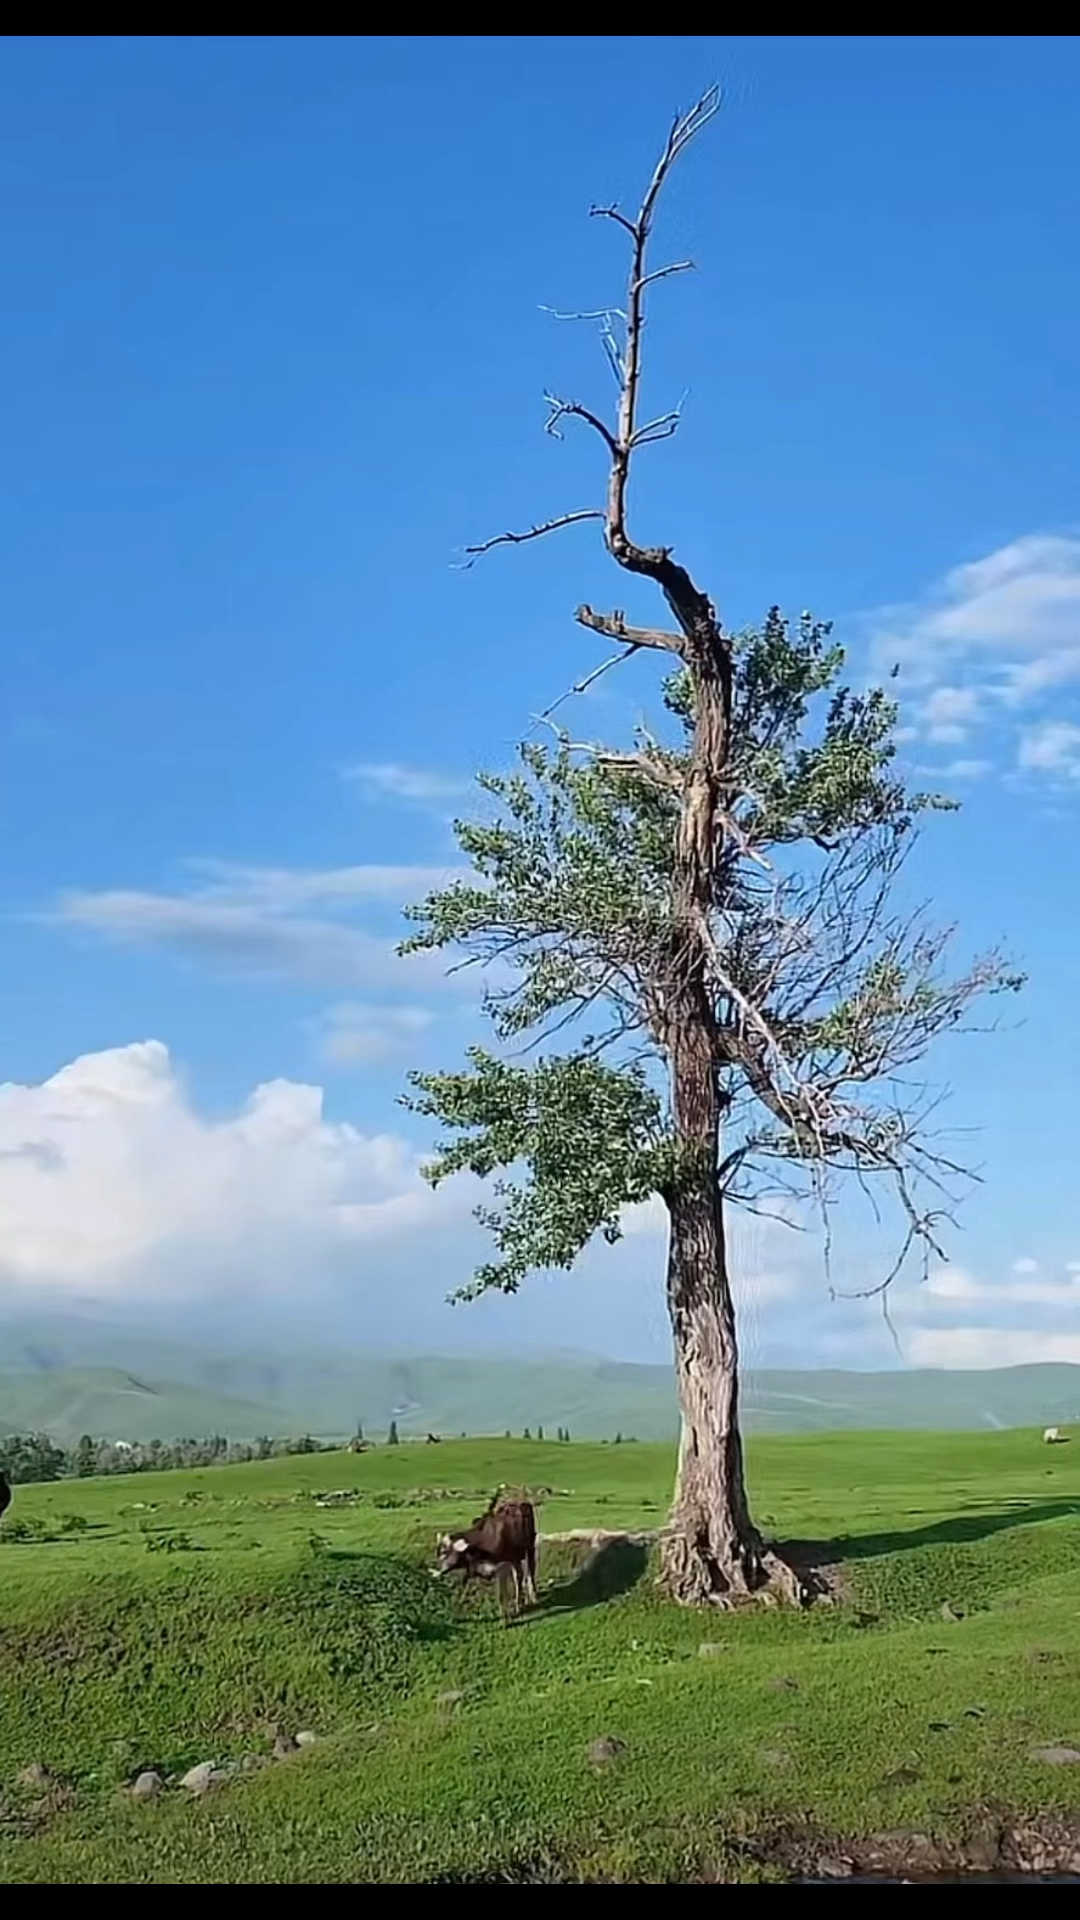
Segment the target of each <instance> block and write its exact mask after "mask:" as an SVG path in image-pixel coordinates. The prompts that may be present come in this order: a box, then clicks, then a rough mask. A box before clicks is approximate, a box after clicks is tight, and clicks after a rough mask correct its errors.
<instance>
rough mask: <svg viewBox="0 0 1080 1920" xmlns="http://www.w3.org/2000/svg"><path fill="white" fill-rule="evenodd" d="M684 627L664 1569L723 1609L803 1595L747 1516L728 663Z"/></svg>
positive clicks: (719, 644)
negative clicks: (686, 706)
mask: <svg viewBox="0 0 1080 1920" xmlns="http://www.w3.org/2000/svg"><path fill="white" fill-rule="evenodd" d="M681 623H682V625H683V629H684V632H686V634H687V645H686V649H685V654H684V657H685V659H686V661H687V665H688V667H689V669H690V674H691V678H692V681H693V687H694V708H695V713H694V721H695V724H694V751H693V755H692V759H691V766H690V770H689V774H688V778H687V782H686V786H685V789H684V792H683V804H682V810H681V814H680V819H679V825H678V831H677V836H676V846H675V865H674V873H673V876H672V901H671V904H672V927H673V939H672V946H671V955H670V967H669V972H668V979H667V986H668V992H667V995H666V999H667V1036H666V1037H667V1047H668V1058H669V1063H670V1068H671V1096H672V1115H673V1119H674V1123H675V1136H676V1141H677V1143H678V1164H677V1167H676V1171H675V1177H674V1180H673V1182H672V1187H671V1191H670V1193H669V1194H668V1196H667V1204H668V1212H669V1215H670V1221H671V1227H670V1240H669V1249H668V1275H667V1291H668V1311H669V1313H670V1315H671V1326H672V1333H673V1336H674V1341H675V1370H676V1378H677V1381H678V1390H679V1406H680V1410H681V1414H682V1435H681V1439H680V1444H679V1468H678V1477H677V1481H676V1486H675V1501H674V1506H673V1509H672V1513H671V1520H670V1525H669V1528H668V1532H667V1535H666V1538H665V1544H664V1550H663V1578H664V1582H665V1584H666V1586H667V1587H668V1590H669V1591H670V1593H671V1594H672V1595H673V1597H674V1598H675V1599H677V1600H682V1601H684V1602H687V1603H689V1604H691V1605H695V1604H697V1605H700V1604H702V1603H706V1602H710V1603H712V1604H713V1605H720V1606H730V1605H732V1604H734V1603H736V1602H738V1601H739V1600H740V1599H743V1598H746V1597H748V1596H749V1595H751V1594H753V1593H756V1592H758V1591H760V1590H761V1589H762V1588H765V1587H769V1586H775V1587H777V1588H779V1589H781V1590H783V1591H784V1592H785V1594H786V1595H787V1597H789V1598H791V1599H796V1600H799V1601H802V1600H803V1599H804V1598H805V1597H806V1595H805V1592H804V1589H803V1587H802V1584H801V1582H800V1581H799V1580H798V1578H797V1577H796V1576H795V1574H794V1573H793V1572H792V1570H791V1569H790V1568H788V1567H786V1566H784V1564H783V1563H782V1562H781V1561H780V1560H779V1559H778V1557H777V1555H776V1554H775V1553H772V1552H770V1551H769V1550H768V1548H766V1546H765V1545H764V1542H763V1541H762V1538H761V1535H760V1534H759V1533H758V1531H757V1528H756V1527H755V1526H754V1523H753V1521H752V1520H751V1518H750V1506H749V1502H748V1500H747V1497H746V1482H745V1478H744V1472H743V1453H742V1436H741V1434H740V1432H739V1354H738V1347H737V1345H736V1339H735V1308H734V1302H733V1301H732V1298H731V1287H730V1284H729V1281H728V1273H727V1260H726V1253H725V1245H724V1215H723V1203H722V1200H721V1195H720V1185H719V1170H718V1163H719V1154H720V1122H721V1116H722V1112H723V1105H724V1097H723V1094H722V1091H721V1085H720V1072H721V1067H722V1063H723V1056H722V1051H721V1047H720V1036H719V1034H718V1031H717V1025H716V1015H715V1008H714V1000H713V994H714V986H713V984H712V983H711V980H710V953H709V946H708V941H709V937H710V936H709V931H708V928H709V918H710V914H711V912H712V909H713V905H714V900H715V896H716V888H717V877H718V873H719V870H720V866H721V863H722V858H723V850H724V833H723V828H722V826H721V824H720V822H721V819H722V814H721V807H722V802H723V796H724V782H725V776H726V767H727V753H728V744H729V731H730V720H731V659H730V651H729V648H728V645H727V642H726V641H725V640H724V639H723V637H722V635H721V633H720V630H719V627H718V626H717V623H716V620H715V616H714V614H713V612H712V608H711V606H710V605H709V603H708V602H707V601H703V602H702V604H701V605H700V606H697V607H695V606H690V605H688V606H687V607H686V608H684V610H683V617H682V622H681Z"/></svg>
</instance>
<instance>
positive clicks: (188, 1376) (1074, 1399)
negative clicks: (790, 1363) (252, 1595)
mask: <svg viewBox="0 0 1080 1920" xmlns="http://www.w3.org/2000/svg"><path fill="white" fill-rule="evenodd" d="M743 1407H744V1415H745V1422H746V1426H747V1429H748V1430H749V1431H750V1432H759V1433H817V1432H827V1431H831V1430H844V1429H847V1430H857V1429H868V1428H893V1429H909V1430H910V1429H917V1428H923V1429H933V1428H938V1429H948V1428H951V1429H964V1428H968V1429H975V1428H980V1427H981V1428H1003V1427H1016V1426H1041V1425H1043V1424H1046V1423H1056V1424H1067V1423H1069V1422H1070V1421H1076V1420H1080V1367H1075V1366H1063V1365H1047V1366H1026V1367H1009V1368H1004V1369H1000V1370H998V1371H995V1372H986V1373H975V1372H963V1373H946V1372H930V1371H902V1370H899V1369H898V1370H896V1371H895V1372H890V1373H854V1372H851V1373H849V1372H842V1371H830V1372H826V1371H807V1372H780V1371H761V1372H749V1373H748V1374H747V1376H746V1379H745V1382H744V1388H743ZM391 1420H395V1421H396V1422H397V1426H398V1430H399V1432H400V1433H401V1435H402V1436H403V1437H407V1436H409V1435H413V1434H420V1435H423V1434H426V1433H428V1432H434V1433H439V1434H442V1435H451V1434H461V1433H470V1434H481V1433H490V1434H500V1433H504V1432H507V1431H509V1432H512V1433H515V1434H520V1433H521V1432H522V1431H523V1430H524V1429H525V1428H528V1429H529V1430H530V1431H531V1432H533V1433H535V1432H536V1431H537V1429H538V1428H540V1427H542V1428H544V1430H545V1431H546V1432H548V1433H552V1432H554V1430H555V1428H556V1427H560V1426H561V1427H568V1428H569V1429H570V1431H571V1433H572V1434H574V1435H575V1437H579V1438H582V1439H586V1438H596V1439H601V1438H613V1437H614V1435H615V1434H616V1433H620V1432H621V1433H622V1434H623V1436H624V1437H630V1436H633V1437H634V1438H636V1439H639V1440H648V1439H664V1438H667V1437H669V1436H670V1435H671V1434H673V1433H674V1431H675V1425H676V1416H675V1399H674V1390H673V1383H672V1378H671V1373H670V1371H669V1369H668V1368H666V1367H654V1366H637V1365H631V1364H627V1363H622V1362H618V1361H608V1360H602V1359H596V1358H594V1357H591V1356H588V1355H576V1354H568V1355H554V1356H532V1355H507V1356H505V1357H501V1358H497V1359H493V1358H487V1357H485V1358H468V1357H464V1358H462V1357H455V1358H448V1357H445V1356H438V1355H416V1356H407V1355H385V1354H368V1353H355V1354H351V1353H335V1354H326V1353H319V1352H311V1353H302V1352H300V1353H293V1354H282V1353H272V1352H266V1353H259V1352H250V1353H244V1352H222V1351H205V1352H204V1351H202V1350H201V1349H199V1348H197V1347H195V1346H182V1345H180V1344H178V1343H174V1342H171V1341H160V1340H158V1341H154V1340H150V1339H146V1338H136V1337H130V1336H126V1335H113V1336H111V1335H109V1333H108V1331H107V1330H101V1331H100V1332H95V1331H94V1330H92V1329H82V1330H81V1331H80V1332H79V1333H78V1334H76V1333H73V1332H72V1331H70V1330H68V1331H67V1332H64V1333H61V1332H58V1331H57V1330H56V1329H55V1328H54V1329H53V1330H52V1332H51V1334H50V1336H49V1338H48V1339H45V1338H43V1337H42V1336H41V1334H40V1333H38V1334H35V1335H32V1336H29V1337H28V1336H27V1335H26V1334H25V1331H24V1332H23V1333H21V1334H16V1333H13V1332H12V1331H10V1330H9V1331H8V1332H6V1333H5V1331H4V1330H3V1329H2V1328H0V1432H14V1431H26V1430H28V1429H31V1428H33V1429H37V1430H39V1431H47V1432H49V1433H51V1434H52V1435H53V1436H54V1437H55V1438H56V1439H57V1440H60V1441H64V1442H69V1443H70V1442H71V1441H73V1440H75V1439H77V1438H78V1436H79V1435H80V1434H82V1433H92V1434H94V1435H95V1436H101V1437H107V1438H111V1439H125V1440H149V1439H152V1438H154V1437H157V1438H160V1439H163V1440H169V1439H175V1438H176V1437H178V1436H180V1435H198V1434H208V1433H215V1432H216V1433H224V1434H227V1435H228V1436H229V1437H230V1438H232V1439H253V1438H254V1437H255V1436H256V1435H257V1434H261V1433H271V1434H286V1433H301V1432H310V1433H313V1434H316V1435H320V1436H327V1437H331V1436H342V1435H345V1434H348V1433H351V1432H353V1431H354V1430H355V1428H356V1426H357V1423H358V1422H359V1423H362V1425H363V1426H364V1428H365V1429H366V1430H367V1431H368V1432H370V1433H372V1434H376V1435H377V1434H379V1433H385V1431H386V1429H387V1427H388V1426H389V1424H390V1421H391Z"/></svg>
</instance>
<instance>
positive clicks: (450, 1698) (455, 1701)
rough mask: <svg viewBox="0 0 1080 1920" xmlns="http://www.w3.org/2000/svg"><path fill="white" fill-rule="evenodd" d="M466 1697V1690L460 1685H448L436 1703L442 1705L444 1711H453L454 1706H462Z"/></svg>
mask: <svg viewBox="0 0 1080 1920" xmlns="http://www.w3.org/2000/svg"><path fill="white" fill-rule="evenodd" d="M464 1698H465V1695H464V1692H463V1691H462V1689H461V1688H460V1687H448V1688H447V1690H446V1692H445V1693H440V1695H439V1697H438V1699H437V1700H436V1702H435V1705H436V1706H437V1707H441V1708H442V1710H443V1712H444V1713H447V1712H450V1711H452V1710H453V1708H454V1707H460V1705H461V1703H462V1701H463V1700H464Z"/></svg>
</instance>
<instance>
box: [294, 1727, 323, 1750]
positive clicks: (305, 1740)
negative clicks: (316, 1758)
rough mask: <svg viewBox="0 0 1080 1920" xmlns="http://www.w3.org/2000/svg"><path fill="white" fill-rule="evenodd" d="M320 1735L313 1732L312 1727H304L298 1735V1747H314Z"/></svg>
mask: <svg viewBox="0 0 1080 1920" xmlns="http://www.w3.org/2000/svg"><path fill="white" fill-rule="evenodd" d="M318 1737H319V1736H318V1734H317V1733H312V1731H311V1728H310V1727H304V1729H303V1731H302V1732H300V1733H298V1734H297V1736H296V1744H297V1746H298V1747H313V1746H314V1745H315V1742H316V1741H317V1739H318Z"/></svg>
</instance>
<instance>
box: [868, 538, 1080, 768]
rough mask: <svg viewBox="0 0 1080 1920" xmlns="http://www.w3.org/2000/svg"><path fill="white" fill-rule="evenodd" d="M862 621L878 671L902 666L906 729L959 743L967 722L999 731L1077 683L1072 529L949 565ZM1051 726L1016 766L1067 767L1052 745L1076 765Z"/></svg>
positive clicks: (1079, 542)
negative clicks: (922, 588)
mask: <svg viewBox="0 0 1080 1920" xmlns="http://www.w3.org/2000/svg"><path fill="white" fill-rule="evenodd" d="M869 624H870V631H871V640H872V645H871V652H872V657H873V659H874V663H875V665H876V667H877V669H878V670H880V671H884V670H885V669H887V668H889V667H891V666H892V665H894V664H897V663H898V664H899V666H900V668H901V680H900V687H901V691H902V693H906V694H908V695H910V696H911V701H910V712H908V711H906V712H905V720H906V721H908V722H909V724H911V723H914V731H915V732H917V733H918V734H919V735H921V736H922V737H924V738H926V739H929V740H931V741H935V742H937V743H939V744H958V743H959V742H961V741H963V740H966V739H967V738H968V737H969V736H970V734H971V733H972V731H973V730H974V729H975V728H976V727H979V726H985V727H1000V726H1001V725H1003V724H1007V723H1008V722H1009V718H1010V715H1011V714H1012V713H1013V712H1015V711H1019V710H1021V709H1023V710H1027V711H1030V710H1031V709H1033V708H1036V707H1037V706H1038V705H1039V703H1040V702H1041V701H1042V700H1044V699H1045V698H1046V696H1047V695H1048V694H1049V693H1051V692H1053V691H1057V695H1058V699H1059V700H1060V690H1061V689H1063V688H1075V687H1080V535H1077V534H1073V533H1070V534H1028V535H1025V536H1023V537H1022V538H1020V539H1018V540H1014V541H1011V542H1010V543H1009V544H1008V545H1007V546H1004V547H1000V548H998V549H997V550H996V552H994V553H990V554H987V555H986V556H985V558H983V559H981V560H975V561H971V562H969V563H967V564H966V565H963V566H959V567H954V568H953V569H952V570H951V571H950V572H949V573H947V574H946V575H945V578H944V579H943V580H942V581H941V582H940V583H939V584H938V585H937V586H936V587H934V588H933V589H931V591H929V592H928V593H927V594H926V595H924V596H923V598H922V599H921V600H919V601H917V602H915V603H913V604H911V605H908V606H903V607H893V608H883V609H881V610H880V611H879V613H877V614H876V615H874V616H873V617H872V619H871V620H870V623H869ZM1058 725H1059V726H1060V727H1062V728H1063V729H1064V731H1063V732H1062V733H1061V734H1060V736H1056V735H1055V734H1054V732H1053V730H1052V729H1049V728H1045V727H1044V728H1041V729H1038V728H1037V729H1036V730H1035V732H1034V735H1033V736H1032V742H1031V743H1030V744H1029V745H1028V747H1027V750H1026V751H1027V757H1026V758H1024V757H1022V759H1021V764H1022V765H1024V766H1026V767H1028V768H1029V769H1031V770H1038V771H1047V772H1051V773H1061V772H1063V771H1065V772H1068V773H1070V774H1071V773H1072V771H1073V768H1072V765H1071V764H1070V765H1068V766H1066V765H1064V764H1063V762H1062V760H1061V759H1060V758H1059V757H1056V756H1055V753H1054V741H1055V738H1056V739H1057V742H1058V746H1059V748H1062V749H1065V748H1067V749H1068V758H1069V759H1070V761H1071V760H1072V759H1073V758H1077V759H1078V761H1080V756H1077V755H1075V753H1074V751H1073V750H1074V749H1075V748H1076V747H1077V744H1078V741H1077V740H1072V739H1071V733H1072V728H1071V724H1070V723H1065V722H1061V721H1060V720H1059V721H1058ZM1048 732H1049V734H1050V744H1049V747H1048V748H1047V749H1045V750H1044V753H1043V754H1040V748H1039V742H1040V741H1041V740H1042V737H1043V735H1044V734H1045V733H1048ZM1045 752H1048V753H1049V756H1050V757H1045Z"/></svg>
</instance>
